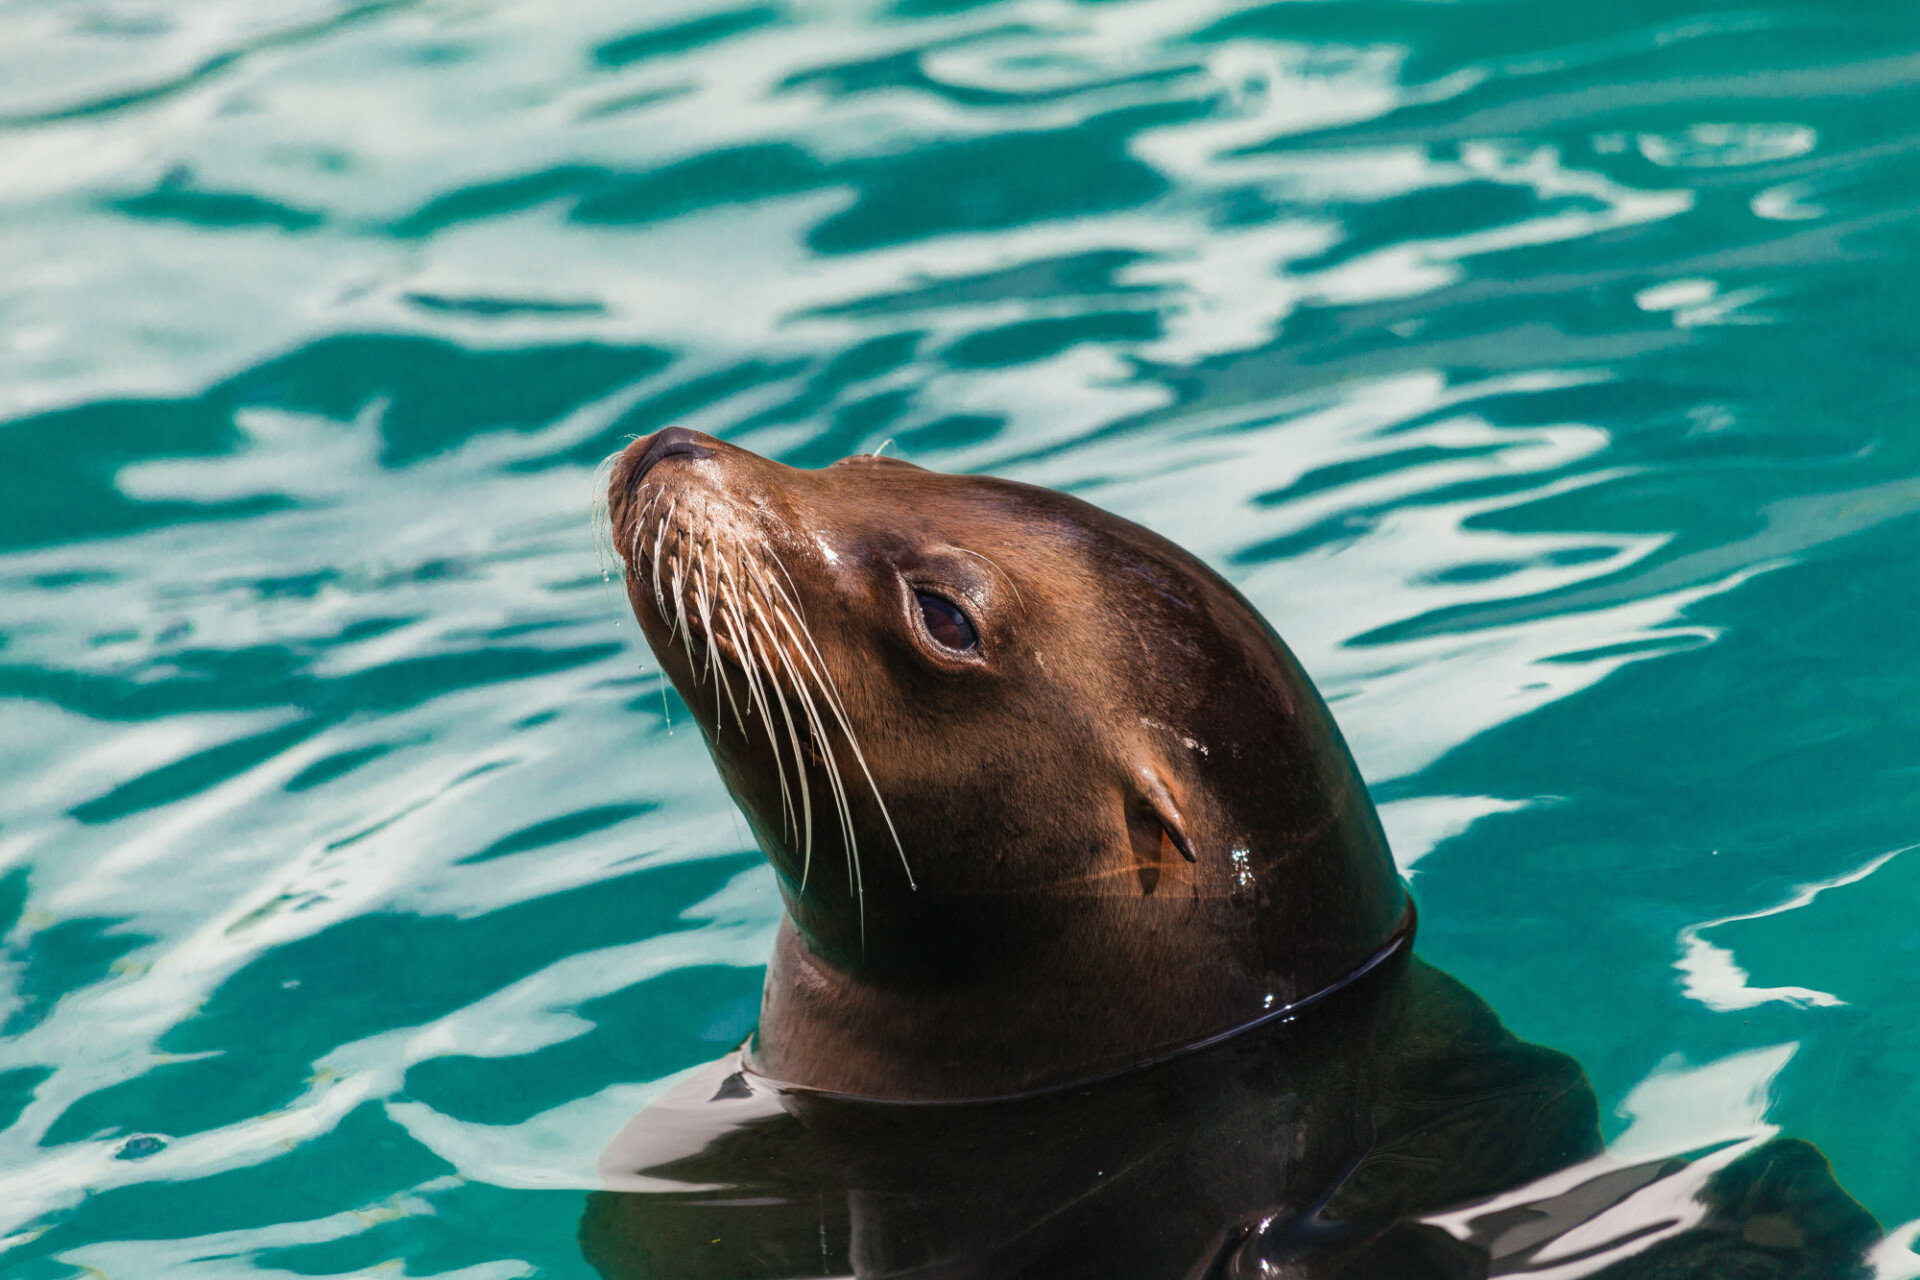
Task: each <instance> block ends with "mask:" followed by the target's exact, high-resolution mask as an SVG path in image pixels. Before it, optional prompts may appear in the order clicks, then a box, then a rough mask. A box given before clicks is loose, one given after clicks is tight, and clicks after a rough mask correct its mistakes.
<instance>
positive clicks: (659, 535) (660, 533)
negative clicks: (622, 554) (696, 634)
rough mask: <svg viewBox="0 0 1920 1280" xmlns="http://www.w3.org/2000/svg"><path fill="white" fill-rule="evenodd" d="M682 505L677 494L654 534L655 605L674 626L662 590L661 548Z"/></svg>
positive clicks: (657, 610)
mask: <svg viewBox="0 0 1920 1280" xmlns="http://www.w3.org/2000/svg"><path fill="white" fill-rule="evenodd" d="M679 506H680V495H679V494H675V495H674V497H673V501H672V502H669V503H668V504H667V513H666V514H665V515H663V516H661V517H660V527H659V528H658V529H656V530H655V531H654V535H653V607H654V611H655V612H657V613H658V614H659V615H660V621H662V622H665V623H667V624H668V626H672V621H673V620H672V619H671V618H669V617H668V616H667V598H666V596H665V595H664V594H662V593H661V590H660V549H661V548H662V547H663V546H665V545H666V541H667V526H668V525H669V524H671V523H672V522H673V513H674V511H675V510H676V509H677V508H678V507H679Z"/></svg>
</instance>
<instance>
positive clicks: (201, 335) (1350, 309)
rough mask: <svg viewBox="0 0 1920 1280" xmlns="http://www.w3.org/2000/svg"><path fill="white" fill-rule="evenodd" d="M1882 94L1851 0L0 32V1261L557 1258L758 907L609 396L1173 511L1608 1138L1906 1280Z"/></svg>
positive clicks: (763, 447) (1905, 124)
mask: <svg viewBox="0 0 1920 1280" xmlns="http://www.w3.org/2000/svg"><path fill="white" fill-rule="evenodd" d="M1916 122H1920V10H1914V9H1913V8H1912V7H1911V6H1906V5H1899V4H1891V3H1871V2H1869V0H1860V2H1859V3H1846V4H1830V5H1823V6H1805V7H1790V6H1787V5H1784V4H1779V3H1770V4H1748V5H1741V6H1734V5H1714V4H1700V3H1693V4H1687V5H1684V6H1679V7H1676V6H1675V5H1673V4H1670V3H1665V4H1652V3H1644V2H1640V0H1623V2H1620V3H1614V4H1608V5H1586V6H1578V7H1575V6H1567V5H1562V4H1551V3H1548V2H1547V0H1505V2H1493V0H1479V2H1473V3H1412V2H1403V0H1317V2H1285V3H1278V4H1271V5H1258V4H1256V5H1241V4H1231V3H1208V2H1206V0H1199V2H1195V0H1138V2H1125V3H1119V2H1115V3H1087V4H1073V3H1064V2H1056V0H1012V2H1009V3H1003V4H966V3H959V4H955V3H939V2H938V0H903V2H902V3H900V4H898V5H896V6H894V7H891V8H889V7H886V6H881V5H870V6H854V5H840V4H835V5H828V4H824V3H817V4H769V5H765V6H753V5H745V6H733V7H728V6H724V5H713V4H705V5H701V4H695V5H691V6H678V5H674V6H669V5H665V4H622V5H616V4H605V3H592V2H590V0H582V2H580V3H573V4H568V5H558V6H556V5H551V4H539V3H534V2H533V0H524V2H519V3H515V2H511V0H472V2H466V0H441V2H438V3H434V2H426V0H422V2H415V3H407V2H404V0H363V2H361V3H339V2H327V0H148V2H146V3H141V2H138V0H104V2H102V3H97V4H90V5H88V6H84V7H76V6H72V5H67V4H58V3H54V2H53V0H12V2H11V3H7V4H4V5H0V415H4V416H3V418H0V584H3V589H0V930H4V950H3V951H0V1020H3V1021H4V1030H3V1031H0V1126H4V1129H0V1186H4V1189H5V1194H4V1195H0V1206H4V1207H3V1208H0V1219H3V1220H0V1249H4V1250H5V1251H6V1252H5V1262H6V1267H7V1270H8V1273H9V1274H10V1275H20V1276H24V1277H65V1276H70V1275H80V1274H90V1275H99V1274H104V1275H107V1276H112V1277H122V1276H139V1277H149V1276H152V1277H162V1276H176V1275H177V1276H181V1277H188V1276H191V1277H196V1278H198V1277H209V1276H229V1275H233V1276H238V1275H258V1274H263V1273H268V1274H282V1275H284V1274H300V1275H344V1274H350V1273H357V1272H360V1271H363V1270H365V1269H367V1268H373V1267H377V1266H380V1265H382V1264H387V1263H396V1264H398V1265H399V1266H401V1267H402V1268H403V1269H404V1271H405V1272H406V1273H407V1274H415V1275H442V1274H458V1275H461V1276H463V1277H476V1278H478V1277H488V1278H492V1277H502V1278H504V1277H510V1276H522V1275H543V1276H568V1277H580V1276H585V1275H586V1274H588V1272H587V1269H586V1266H585V1264H584V1263H583V1262H582V1261H581V1259H580V1256H579V1252H578V1250H577V1248H576V1246H575V1244H574V1229H575V1224H576V1222H577V1220H578V1218H579V1215H580V1210H581V1206H582V1204H583V1202H584V1193H585V1190H586V1189H587V1188H588V1187H590V1186H591V1185H592V1182H593V1175H592V1166H593V1160H594V1157H595V1155H596V1154H597V1152H598V1151H599V1149H600V1148H601V1146H602V1145H603V1144H604V1143H605V1142H606V1141H607V1140H608V1139H609V1138H610V1137H611V1136H612V1135H613V1133H615V1132H616V1131H617V1130H618V1128H619V1127H620V1125H621V1124H622V1123H623V1122H624V1121H625V1120H626V1118H627V1117H628V1116H630V1115H631V1114H632V1113H633V1112H634V1111H635V1110H637V1109H638V1108H639V1107H640V1106H641V1105H642V1104H644V1102H645V1101H646V1100H647V1099H649V1098H651V1097H653V1096H656V1095H657V1094H658V1093H659V1092H660V1090H661V1089H662V1088H663V1087H665V1083H666V1082H668V1081H670V1080H671V1079H672V1078H674V1077H675V1075H676V1073H679V1072H682V1071H684V1070H685V1069H687V1068H689V1067H691V1066H693V1065H695V1064H697V1063H700V1062H703V1061H706V1060H709V1059H711V1058H713V1057H715V1056H717V1055H718V1054H719V1053H720V1052H722V1051H723V1050H724V1049H725V1048H727V1047H728V1046H730V1045H731V1044H732V1043H734V1042H735V1041H736V1040H737V1038H738V1037H739V1036H741V1035H742V1034H743V1033H744V1032H745V1031H746V1030H747V1029H748V1028H749V1026H750V1025H751V1019H752V1017H753V1014H754V1009H755V1004H756V993H757V991H758V987H759V982H760V968H759V966H760V964H761V962H762V960H763V958H764V956H765V954H766V951H767V947H768V942H769V938H770V933H771V930H772V928H773V925H774V922H775V920H776V919H777V905H776V898H775V895H774V893H773V890H772V886H771V881H770V878H769V875H768V873H767V872H766V871H765V869H764V867H763V866H762V864H761V862H760V860H759V858H758V855H757V854H755V853H754V852H753V851H752V848H751V842H750V838H749V836H748V834H747V832H746V829H745V825H744V823H743V822H741V821H740V820H739V819H738V818H737V816H735V815H734V813H733V811H732V809H731V806H730V804H729V802H728V800H727V798H726V796H725V794H724V792H723V791H722V790H721V788H720V786H719V783H718V781H717V780H716V779H715V777H714V776H713V773H712V769H711V766H710V764H709V763H708V761H707V759H706V755H705V752H704V750H703V748H702V747H701V744H700V742H699V741H698V738H697V735H696V734H695V733H694V732H693V731H692V730H691V728H690V726H689V724H688V723H687V721H686V719H685V717H684V714H683V713H680V712H678V711H677V709H676V708H675V707H674V699H673V697H672V695H671V694H670V693H669V694H663V693H662V691H661V689H660V686H659V683H658V680H657V676H656V674H655V673H654V671H653V669H652V668H651V667H650V666H649V665H648V663H647V661H646V655H645V654H644V651H643V649H642V647H641V646H640V645H639V643H638V638H637V636H636V634H635V632H634V629H633V627H632V626H631V624H630V623H629V622H626V621H623V619H622V617H621V614H622V606H621V602H620V600H619V597H618V592H617V591H616V590H615V589H614V588H612V587H610V586H609V585H608V583H607V581H606V578H605V574H604V565H603V561H602V560H601V558H599V557H598V556H597V555H596V549H595V540H594V533H593V529H592V525H591V514H592V512H591V508H592V498H593V493H594V490H595V487H596V484H595V467H596V464H598V463H599V462H600V461H601V460H602V459H603V458H604V457H605V456H606V455H607V454H608V453H609V452H610V451H612V450H613V449H615V448H616V447H618V445H619V444H620V443H621V442H622V441H623V440H625V439H627V438H628V437H630V436H632V435H634V434H637V433H643V432H647V431H651V430H653V429H655V428H657V427H659V426H662V425H667V424H670V423H678V424H682V425H686V426H690V427H695V428H698V429H700V430H704V431H709V432H713V433H715V434H718V435H721V436H724V437H726V438H727V439H730V440H734V441H737V442H739V443H741V444H744V445H746V446H748V447H750V448H753V449H756V450H758V451H761V452H764V453H767V454H770V455H772V456H775V457H778V458H780V459H782V460H784V461H787V462H790V463H794V464H797V465H819V464H822V463H825V462H827V461H829V460H831V459H833V458H835V457H837V456H840V455H842V454H844V453H848V452H854V451H862V450H870V449H873V448H876V447H878V446H880V445H881V444H882V442H884V441H887V440H891V441H892V442H893V444H892V445H891V446H890V447H891V449H893V450H897V451H898V452H899V453H901V454H902V455H904V456H906V457H909V458H911V459H912V460H914V461H916V462H920V463H923V464H926V465H929V466H934V467H939V468H944V469H952V470H980V471H992V472H996V473H1000V474H1006V475H1011V476H1015V477H1018V478H1021V479H1025V480H1031V481H1036V482H1039V483H1043V484H1049V485H1054V486H1058V487H1061V488H1065V489H1068V490H1071V491H1073V492H1075V493H1078V494H1080V495H1082V496H1084V497H1086V498H1088V499H1089V500H1091V501H1094V502H1097V503H1099V504H1101V505H1104V506H1107V507H1110V508H1112V509H1114V510H1116V511H1119V512H1121V513H1123V514H1125V515H1127V516H1129V517H1131V518H1134V519H1137V520H1140V521H1142V522H1144V523H1145V524H1147V525H1149V526H1151V527H1153V528H1155V529H1157V530H1159V531H1161V532H1163V533H1165V534H1167V535H1168V536H1170V537H1172V538H1174V539H1175V540H1177V541H1179V542H1181V543H1183V544H1184V545H1186V546H1188V547H1190V548H1192V549H1193V550H1195V551H1196V552H1197V553H1199V554H1201V555H1202V556H1204V557H1205V558H1206V559H1207V560H1208V561H1209V562H1210V563H1212V564H1213V565H1215V566H1216V567H1218V568H1219V569H1220V570H1221V571H1222V572H1224V573H1225V574H1227V575H1228V576H1229V577H1230V578H1231V579H1233V580H1234V581H1235V582H1236V583H1237V584H1238V585H1240V586H1241V587H1242V588H1243V589H1244V590H1245V591H1246V592H1247V593H1248V595H1249V596H1250V597H1251V598H1252V599H1253V600H1254V601H1255V602H1256V603H1257V604H1258V605H1259V606H1260V607H1261V608H1262V609H1263V610H1264V611H1266V612H1267V614H1268V616H1269V617H1270V618H1271V619H1272V620H1273V621H1274V623H1275V625H1276V626H1277V627H1278V628H1279V630H1280V631H1281V632H1282V634H1284V635H1285V636H1286V637H1287V638H1288V639H1289V641H1290V642H1291V643H1292V645H1293V646H1294V648H1295V649H1296V651H1297V652H1298V653H1299V654H1300V656H1301V658H1302V660H1303V662H1304V663H1305V665H1306V666H1307V668H1308V670H1309V671H1310V672H1311V673H1312V674H1313V675H1314V677H1315V678H1316V680H1317V681H1318V682H1319V683H1320V685H1321V687H1322V689H1323V690H1324V691H1325V692H1326V694H1327V696H1328V697H1329V699H1330V700H1331V702H1332V703H1333V706H1334V709H1335V712H1336V714H1337V715H1338V716H1339V718H1340V721H1341V723H1342V725H1343V727H1344V728H1345V730H1346V732H1347V735H1348V737H1349V739H1350V740H1351V742H1352V744H1353V747H1354V750H1355V753H1356V755H1357V757H1358V758H1359V761H1360V763H1361V766H1362V768H1363V770H1364V771H1365V773H1366V776H1367V778H1368V780H1369V782H1370V784H1371V785H1372V786H1373V788H1374V791H1375V794H1376V798H1377V799H1378V800H1379V802H1380V803H1381V806H1382V812H1383V816H1384V818H1385V820H1386V823H1387V826H1388V829H1389V832H1390V833H1391V835H1392V836H1393V838H1394V842H1395V849H1396V853H1397V856H1398V857H1399V859H1400V861H1401V864H1402V865H1403V867H1405V868H1406V869H1407V870H1408V871H1409V872H1410V873H1411V875H1412V878H1413V885H1414V888H1415V891H1416V894H1417V896H1418V898H1419V900H1420V903H1421V910H1422V928H1421V934H1420V945H1421V949H1422V952H1423V954H1425V955H1426V956H1427V957H1428V958H1429V959H1431V960H1432V961H1434V962H1435V963H1437V964H1439V965H1441V966H1443V967H1445V968H1446V969H1448V970H1449V971H1451V972H1453V973H1454V974H1456V975H1458V976H1459V977H1461V978H1462V979H1464V980H1465V981H1466V982H1468V983H1469V984H1471V985H1472V986H1473V987H1474V989H1475V990H1477V991H1479V992H1480V993H1481V994H1482V995H1484V996H1485V997H1486V998H1487V999H1488V1000H1489V1001H1490V1002H1491V1003H1492V1004H1493V1006H1494V1007H1495V1008H1497V1009H1499V1010H1500V1011H1501V1013H1502V1014H1503V1015H1504V1016H1505V1018H1506V1019H1507V1021H1508V1023H1509V1024H1510V1025H1511V1026H1512V1027H1514V1028H1515V1029H1516V1030H1517V1031H1519V1032H1520V1033H1521V1034H1522V1035H1525V1036H1527V1037H1528V1038H1530V1039H1534V1040H1537V1041H1540V1042H1542V1043H1546V1044H1550V1045H1553V1046H1556V1047H1558V1048H1561V1049H1564V1050H1567V1051H1569V1052H1571V1053H1573V1054H1575V1055H1576V1056H1577V1057H1578V1058H1579V1059H1580V1060H1581V1061H1582V1062H1583V1063H1584V1064H1585V1066H1586V1068H1587V1070H1588V1072H1589V1073H1590V1075H1591V1076H1592V1078H1593V1081H1594V1084H1595V1087H1596V1089H1597V1090H1598V1092H1599V1095H1600V1099H1601V1108H1602V1114H1603V1117H1604V1118H1605V1121H1606V1125H1607V1132H1608V1135H1609V1137H1610V1138H1611V1139H1612V1140H1613V1142H1614V1144H1615V1149H1616V1151H1618V1152H1619V1153H1621V1154H1622V1155H1623V1156H1625V1155H1645V1154H1648V1153H1654V1154H1658V1153H1662V1152H1682V1151H1688V1150H1697V1149H1699V1148H1700V1147H1702V1146H1703V1145H1708V1144H1712V1143H1714V1142H1717V1141H1725V1140H1728V1139H1730V1138H1736V1137H1751V1136H1754V1135H1756V1134H1760V1133H1764V1132H1771V1131H1775V1130H1777V1131H1779V1132H1782V1133H1787V1134H1793V1135H1797V1136H1800V1137H1804V1138H1807V1139H1810V1140H1812V1141H1814V1142H1816V1143H1818V1144H1819V1146H1820V1147H1821V1148H1822V1149H1823V1150H1824V1151H1825V1152H1826V1153H1827V1154H1828V1155H1829V1156H1830V1157H1831V1158H1832V1160H1833V1162H1834V1165H1835V1168H1836V1171H1837V1172H1838V1175H1839V1177H1840V1179H1841V1181H1842V1182H1843V1183H1844V1184H1845V1185H1846V1186H1847V1187H1848V1188H1849V1190H1851V1191H1852V1192H1853V1193H1854V1194H1855V1195H1856V1196H1858V1197H1859V1198H1860V1199H1861V1201H1862V1202H1863V1203H1864V1204H1866V1205H1867V1206H1868V1207H1869V1208H1870V1209H1872V1210H1873V1211H1874V1212H1875V1213H1876V1214H1877V1215H1878V1216H1879V1218H1880V1219H1881V1221H1882V1222H1883V1223H1885V1224H1886V1225H1887V1226H1888V1227H1889V1229H1890V1230H1891V1231H1892V1233H1893V1238H1892V1241H1891V1243H1890V1244H1889V1245H1888V1246H1887V1248H1886V1249H1885V1250H1884V1251H1883V1254H1882V1257H1881V1261H1880V1265H1881V1274H1882V1276H1883V1277H1885V1278H1887V1280H1892V1278H1895V1277H1903V1278H1904V1277H1912V1276H1915V1275H1920V1258H1916V1257H1915V1256H1914V1255H1913V1254H1912V1253H1910V1252H1909V1251H1908V1246H1909V1245H1911V1244H1912V1243H1913V1241H1914V1239H1915V1237H1916V1234H1920V1161H1916V1160H1915V1159H1914V1158H1913V1153H1914V1152H1915V1151H1916V1150H1917V1149H1920V1030H1916V1028H1917V1027H1920V992H1917V991H1916V987H1915V984H1914V983H1913V982H1912V981H1911V975H1912V974H1913V972H1914V966H1915V965H1916V963H1920V931H1917V930H1916V926H1915V923H1914V921H1915V918H1916V908H1920V851H1916V852H1914V853H1907V852H1904V850H1906V849H1907V848H1908V847H1909V846H1911V845H1913V844H1914V843H1915V842H1920V787H1916V782H1917V781H1920V711H1917V710H1916V708H1920V668H1917V667H1916V661H1915V659H1916V656H1920V655H1917V651H1916V642H1915V639H1914V637H1915V635H1916V634H1917V633H1920V586H1917V585H1916V582H1917V581H1920V579H1917V578H1916V575H1915V573H1914V570H1913V554H1912V552H1913V548H1914V546H1915V539H1916V535H1917V534H1920V523H1916V520H1915V519H1914V513H1915V511H1916V509H1917V508H1920V432H1916V429H1915V422H1914V410H1915V406H1916V403H1917V402H1920V360H1916V359H1915V358H1914V353H1915V345H1914V343H1915V335H1916V333H1917V332H1920V326H1917V325H1916V320H1917V319H1920V317H1916V302H1915V299H1916V297H1920V291H1916V288H1915V284H1916V278H1915V277H1916V268H1915V263H1916V260H1917V259H1920V225H1917V224H1916V221H1915V215H1916V213H1920V123H1916ZM1902 1224H1907V1225H1905V1226H1903V1225H1902Z"/></svg>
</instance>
